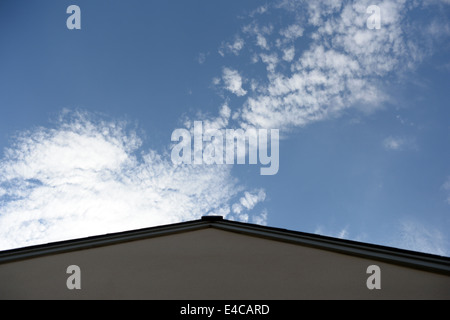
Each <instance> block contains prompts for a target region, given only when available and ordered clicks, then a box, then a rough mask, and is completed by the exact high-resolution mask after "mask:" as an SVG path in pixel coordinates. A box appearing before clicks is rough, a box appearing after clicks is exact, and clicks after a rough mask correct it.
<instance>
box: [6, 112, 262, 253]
mask: <svg viewBox="0 0 450 320" xmlns="http://www.w3.org/2000/svg"><path fill="white" fill-rule="evenodd" d="M224 112H226V110H225V109H224ZM141 145H142V141H141V139H140V137H139V136H138V135H137V134H136V131H135V130H131V129H129V128H128V126H127V124H126V123H123V122H117V121H104V120H98V119H97V120H96V119H94V117H93V116H92V115H91V114H87V113H82V112H75V113H74V112H66V113H65V114H63V115H62V117H61V119H59V121H58V123H57V125H56V127H55V128H37V129H34V130H31V131H27V132H23V133H21V134H20V135H19V136H18V137H17V138H16V139H15V143H14V144H13V145H12V146H11V147H10V148H9V149H7V150H6V152H5V155H4V157H3V159H1V161H0V177H1V178H0V249H9V248H15V247H21V246H28V245H34V244H40V243H46V242H53V241H59V240H65V239H72V238H80V237H85V236H91V235H96V234H105V233H110V232H118V231H124V230H130V229H137V228H143V227H149V226H155V225H161V224H168V223H174V222H179V221H185V220H192V219H198V218H200V216H202V215H205V214H222V215H224V216H227V215H229V214H231V216H230V217H231V218H233V219H237V220H240V218H239V217H238V216H233V215H232V212H231V204H232V203H233V202H234V201H236V200H234V199H235V198H236V197H237V198H238V199H239V197H244V198H246V197H248V198H249V199H253V198H252V194H251V193H243V196H240V193H242V192H244V191H245V190H244V188H242V187H241V186H239V184H238V181H237V179H235V178H233V177H232V176H231V174H230V170H231V168H230V166H226V165H223V166H203V165H196V166H187V165H181V166H176V165H174V164H173V163H172V162H171V161H170V157H168V156H167V155H166V154H165V153H158V152H157V151H155V150H148V151H142V150H141ZM252 204H253V202H252ZM250 207H251V206H246V207H244V208H243V213H245V214H247V215H250V216H251V214H250V211H249V210H248V209H249V208H250ZM256 217H257V218H258V219H259V218H260V215H257V216H256Z"/></svg>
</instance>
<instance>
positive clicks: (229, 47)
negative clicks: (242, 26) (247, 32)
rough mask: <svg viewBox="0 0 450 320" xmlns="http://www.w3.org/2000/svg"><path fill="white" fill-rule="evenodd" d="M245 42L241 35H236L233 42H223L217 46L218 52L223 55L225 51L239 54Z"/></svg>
mask: <svg viewBox="0 0 450 320" xmlns="http://www.w3.org/2000/svg"><path fill="white" fill-rule="evenodd" d="M244 45H245V42H244V40H243V39H242V38H241V37H238V36H237V37H236V38H235V40H234V42H233V43H228V42H224V43H222V45H221V46H220V48H219V54H220V55H221V56H222V57H224V56H225V54H226V53H227V52H230V53H233V54H234V55H236V56H237V55H239V53H240V52H241V50H242V49H243V48H244Z"/></svg>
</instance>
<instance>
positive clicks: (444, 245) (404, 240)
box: [391, 219, 450, 256]
mask: <svg viewBox="0 0 450 320" xmlns="http://www.w3.org/2000/svg"><path fill="white" fill-rule="evenodd" d="M398 229H399V232H398V234H397V235H396V236H395V239H394V240H393V242H392V243H391V245H392V246H394V247H398V248H402V249H407V250H413V251H418V252H425V253H432V254H436V255H440V256H449V255H450V252H449V249H448V248H449V247H450V246H449V243H448V240H447V238H446V236H445V235H444V234H443V233H442V232H441V231H440V230H439V229H438V228H434V227H429V226H426V225H424V224H423V223H420V222H417V221H415V220H412V219H406V220H404V221H401V222H400V224H399V227H398Z"/></svg>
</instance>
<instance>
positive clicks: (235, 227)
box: [0, 216, 450, 276]
mask: <svg viewBox="0 0 450 320" xmlns="http://www.w3.org/2000/svg"><path fill="white" fill-rule="evenodd" d="M204 228H216V229H219V230H224V231H230V232H236V233H240V234H245V235H249V236H255V237H261V238H266V239H271V240H275V241H282V242H288V243H292V244H297V245H301V246H307V247H313V248H317V249H321V250H327V251H332V252H338V253H341V254H346V255H352V256H357V257H362V258H366V259H372V260H376V261H383V262H387V263H392V264H397V265H403V266H406V267H411V268H415V269H421V270H425V271H431V272H435V273H440V274H445V275H449V276H450V257H442V256H438V255H433V254H427V253H421V252H415V251H410V250H404V249H398V248H393V247H387V246H381V245H375V244H369V243H363V242H358V241H352V240H345V239H338V238H333V237H328V236H322V235H317V234H311V233H306V232H300V231H293V230H287V229H282V228H275V227H268V226H261V225H256V224H250V223H243V222H237V221H231V220H226V219H223V217H222V216H203V217H202V218H201V219H199V220H192V221H187V222H180V223H174V224H169V225H163V226H156V227H150V228H144V229H137V230H131V231H125V232H117V233H110V234H105V235H100V236H93V237H87V238H81V239H74V240H66V241H59V242H53V243H48V244H42V245H35V246H30V247H25V248H19V249H12V250H6V251H2V252H0V264H1V263H7V262H12V261H16V260H22V259H30V258H34V257H39V256H43V255H50V254H58V253H63V252H69V251H75V250H83V249H89V248H95V247H100V246H107V245H114V244H118V243H123V242H129V241H135V240H142V239H148V238H152V237H159V236H167V235H170V234H175V233H180V232H187V231H195V230H199V229H204Z"/></svg>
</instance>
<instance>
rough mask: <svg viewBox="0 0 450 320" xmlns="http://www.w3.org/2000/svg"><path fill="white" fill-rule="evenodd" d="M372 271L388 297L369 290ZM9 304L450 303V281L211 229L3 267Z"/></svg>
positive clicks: (0, 294) (1, 285)
mask: <svg viewBox="0 0 450 320" xmlns="http://www.w3.org/2000/svg"><path fill="white" fill-rule="evenodd" d="M372 264H376V265H378V266H379V267H380V268H381V290H369V289H368V288H367V286H366V280H367V278H368V277H369V275H368V274H366V269H367V267H368V266H369V265H372ZM69 265H78V266H79V267H80V268H81V290H69V289H67V287H66V280H67V278H68V277H69V274H67V273H66V269H67V267H68V266H69ZM8 298H12V299H17V298H19V299H22V298H33V299H36V298H37V299H72V298H73V299H77V298H83V299H91V298H94V299H110V298H113V299H114V298H118V299H128V298H130V299H378V298H381V299H408V298H412V299H427V298H431V299H450V277H448V276H444V275H439V274H434V273H429V272H424V271H419V270H414V269H409V268H404V267H400V266H395V265H389V264H386V263H381V262H377V261H373V260H366V259H362V258H357V257H351V256H347V255H343V254H338V253H333V252H328V251H323V250H318V249H313V248H308V247H302V246H299V245H295V244H289V243H283V242H278V241H272V240H267V239H262V238H257V237H252V236H246V235H242V234H237V233H232V232H228V231H222V230H218V229H214V228H208V229H201V230H197V231H190V232H185V233H179V234H174V235H169V236H162V237H157V238H151V239H147V240H139V241H134V242H127V243H122V244H116V245H112V246H105V247H100V248H93V249H85V250H80V251H74V252H69V253H63V254H58V255H52V256H44V257H39V258H34V259H30V260H22V261H16V262H10V263H6V264H0V299H8Z"/></svg>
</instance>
